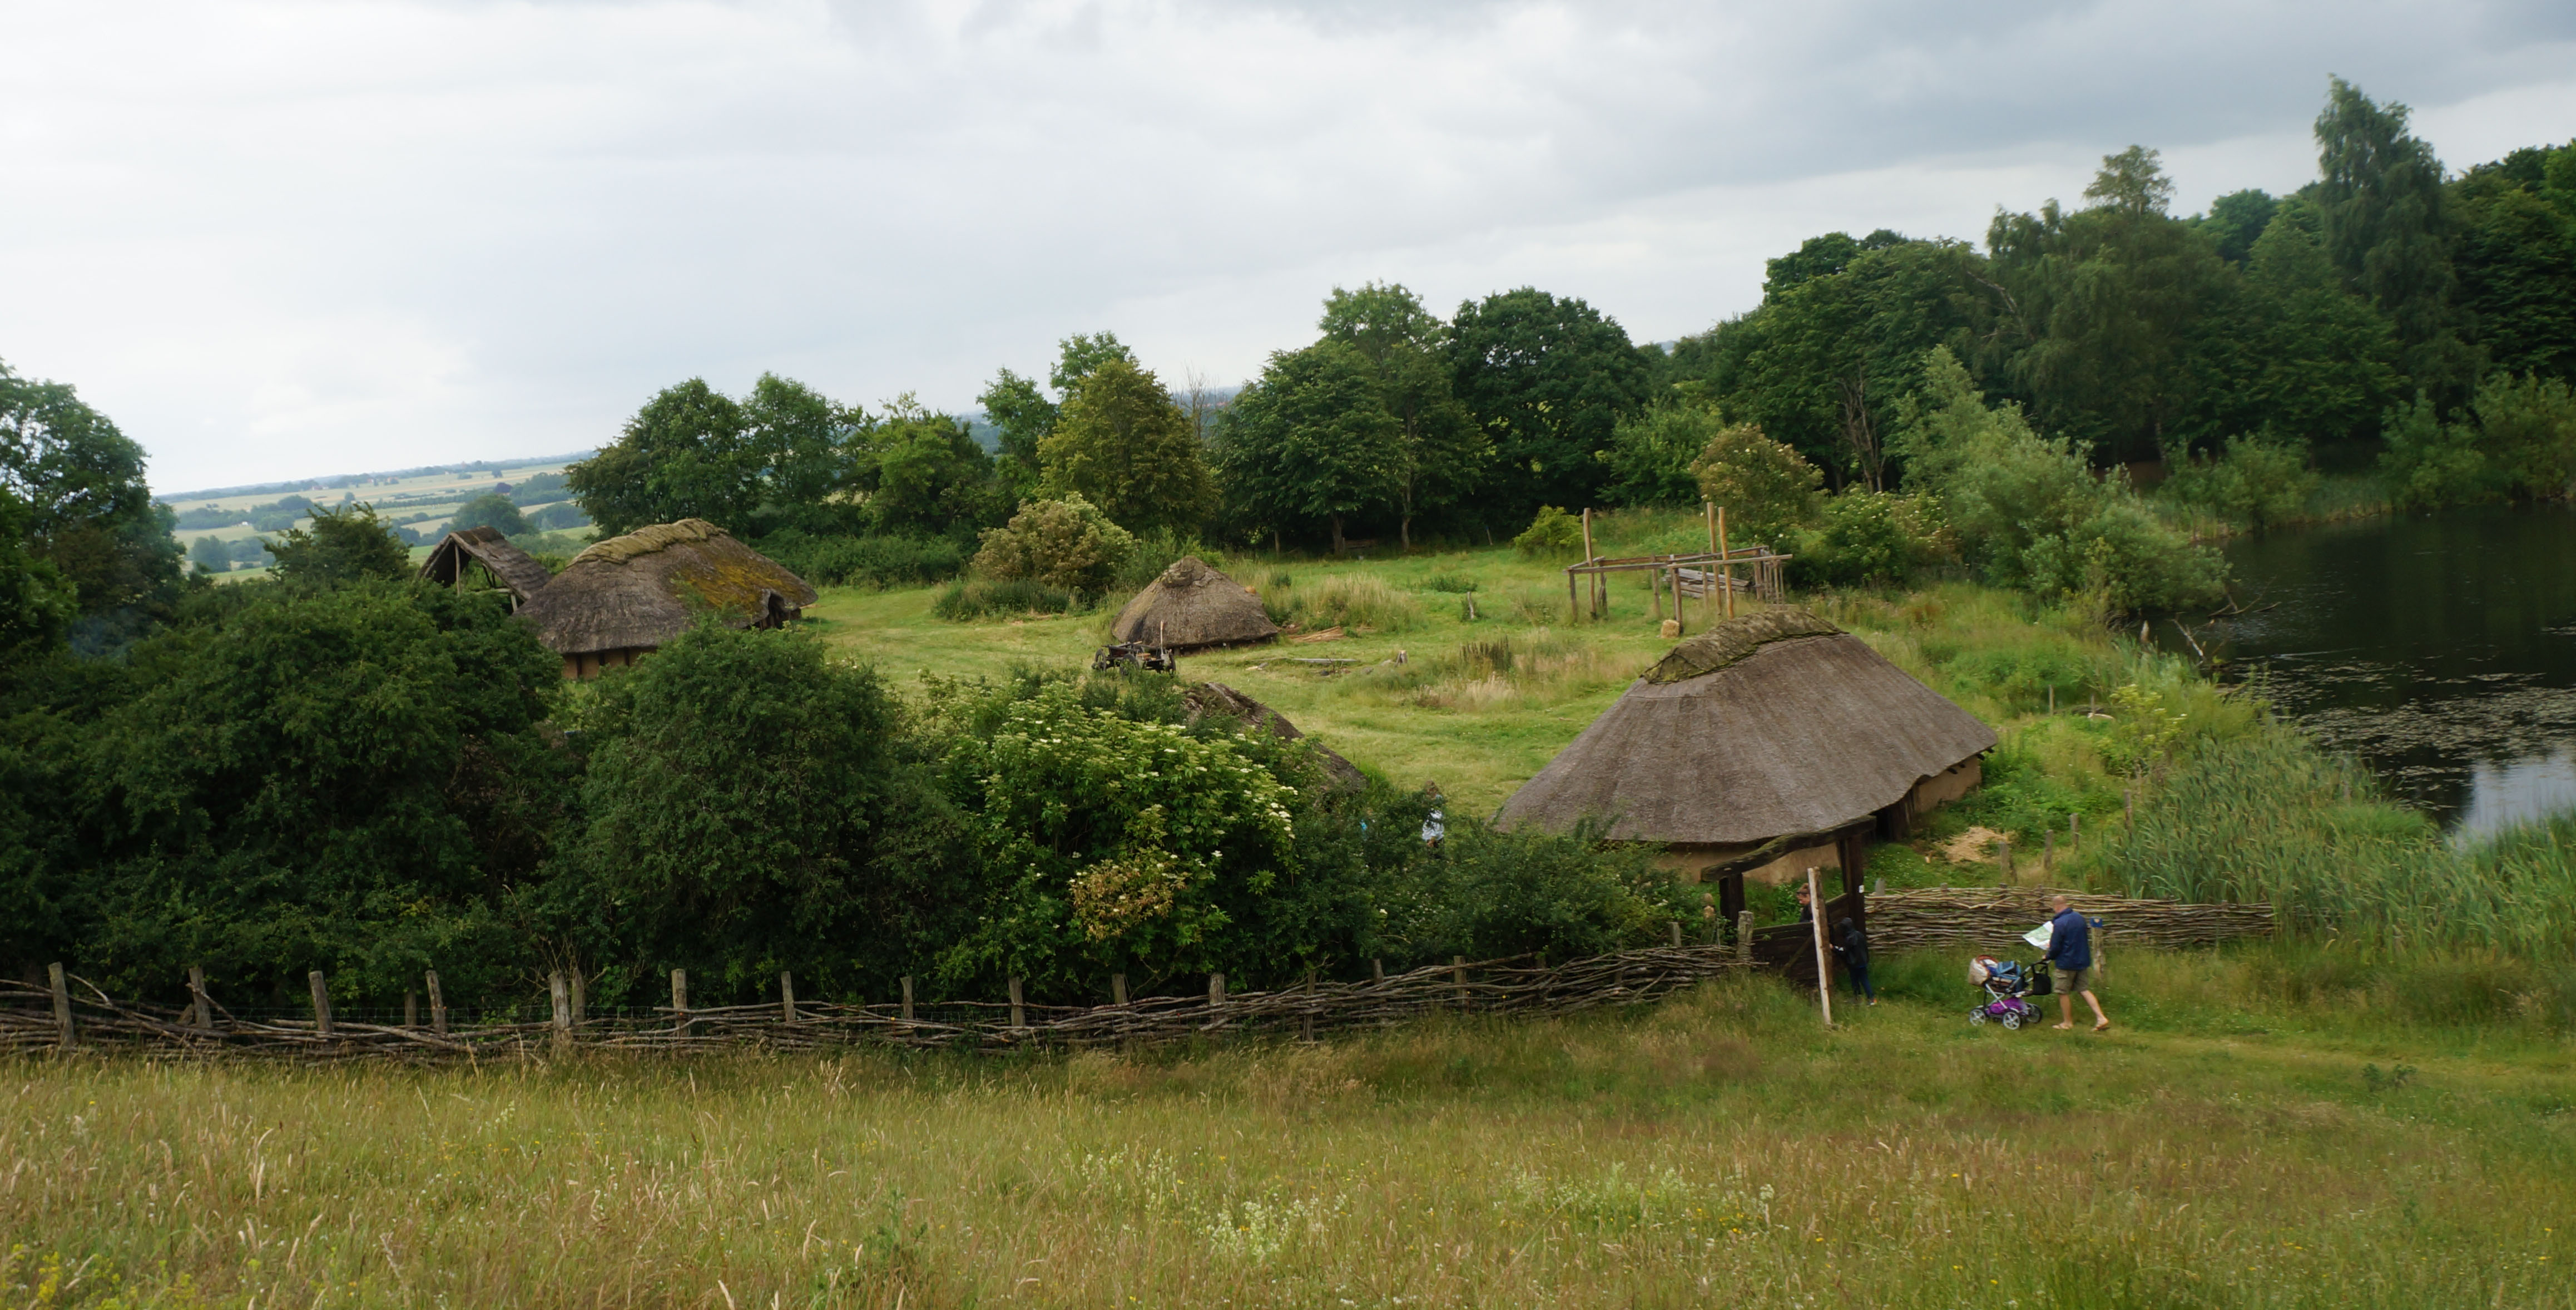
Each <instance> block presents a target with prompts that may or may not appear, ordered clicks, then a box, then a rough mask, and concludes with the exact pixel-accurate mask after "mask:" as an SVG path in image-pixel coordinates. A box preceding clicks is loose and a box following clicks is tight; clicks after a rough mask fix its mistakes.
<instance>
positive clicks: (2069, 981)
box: [2049, 968, 2093, 996]
mask: <svg viewBox="0 0 2576 1310" xmlns="http://www.w3.org/2000/svg"><path fill="white" fill-rule="evenodd" d="M2049 990H2050V991H2053V992H2055V993H2057V994H2058V995H2060V996H2073V995H2074V994H2076V993H2077V992H2089V991H2091V990H2093V971H2092V970H2091V969H2089V968H2087V969H2057V970H2054V971H2052V976H2051V986H2050V987H2049Z"/></svg>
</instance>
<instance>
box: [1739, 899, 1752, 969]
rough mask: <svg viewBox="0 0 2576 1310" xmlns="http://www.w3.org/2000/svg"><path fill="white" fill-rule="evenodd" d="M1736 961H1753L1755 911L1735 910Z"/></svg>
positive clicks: (1740, 962) (1741, 962)
mask: <svg viewBox="0 0 2576 1310" xmlns="http://www.w3.org/2000/svg"><path fill="white" fill-rule="evenodd" d="M1735 962H1736V963H1737V964H1751V963H1753V911H1751V910H1737V911H1736V912H1735Z"/></svg>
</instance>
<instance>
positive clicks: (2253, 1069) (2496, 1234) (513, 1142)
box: [0, 955, 2576, 1310]
mask: <svg viewBox="0 0 2576 1310" xmlns="http://www.w3.org/2000/svg"><path fill="white" fill-rule="evenodd" d="M1956 964H1957V962H1956V961H1955V960H1948V959H1944V960H1938V961H1932V962H1927V963H1924V964H1922V965H1921V966H1920V967H1917V966H1916V965H1915V964H1914V963H1913V962H1911V961H1908V960H1902V959H1900V960H1891V961H1889V962H1888V963H1887V965H1886V966H1885V968H1884V972H1885V976H1886V978H1887V981H1888V983H1889V984H1890V985H1889V991H1890V992H1891V993H1895V994H1896V995H1895V999H1892V1000H1890V1001H1889V1003H1887V1004H1885V1005H1882V1006H1880V1007H1878V1008H1877V1009H1875V1010H1865V1011H1861V1012H1858V1013H1850V1014H1845V1015H1844V1016H1843V1027H1842V1029H1841V1030H1840V1031H1838V1032H1834V1033H1830V1034H1828V1033H1825V1032H1823V1031H1821V1030H1820V1029H1819V1027H1818V1025H1817V1023H1816V1021H1815V1011H1814V1006H1813V1002H1812V1000H1811V999H1810V998H1808V997H1806V996H1803V995H1801V994H1799V993H1797V992H1795V991H1792V990H1791V989H1789V988H1787V987H1784V986H1780V985H1777V984H1774V983H1771V982H1769V981H1767V980H1753V981H1747V982H1744V983H1739V984H1736V985H1731V986H1714V987H1709V988H1705V989H1703V990H1701V991H1698V992H1695V993H1693V994H1691V995H1688V996H1686V997H1683V998H1680V999H1677V1000H1674V1001H1671V1002H1667V1003H1665V1004H1663V1005H1660V1006H1656V1007H1652V1008H1649V1009H1646V1010H1643V1011H1639V1012H1636V1013H1632V1014H1624V1015H1620V1014H1604V1015H1593V1016H1584V1017H1577V1018H1573V1019H1567V1020H1549V1021H1521V1022H1498V1021H1486V1020H1461V1021H1455V1022H1449V1023H1430V1024H1422V1025H1416V1026H1413V1027H1409V1028H1405V1029H1401V1030H1396V1031H1393V1032H1390V1033H1386V1034H1384V1035H1380V1036H1374V1037H1361V1038H1352V1039H1348V1040H1341V1041H1333V1042H1327V1043H1322V1044H1316V1045H1296V1044H1287V1045H1252V1044H1233V1045H1226V1046H1210V1047H1206V1048H1202V1049H1199V1050H1194V1051H1184V1052H1172V1053H1163V1054H1157V1055H1119V1054H1115V1053H1106V1052H1093V1053H1088V1054H1082V1055H1074V1056H1066V1057H1055V1058H1038V1059H1007V1060H990V1061H976V1060H971V1059H966V1058H953V1059H952V1058H945V1057H912V1058H903V1057H895V1056H887V1055H875V1054H851V1055H841V1056H829V1057H817V1056H811V1055H806V1056H787V1055H778V1056H769V1057H761V1056H742V1057H716V1058H696V1059H687V1060H672V1061H659V1060H641V1059H612V1058H601V1059H576V1060H569V1061H564V1062H559V1063H547V1062H534V1063H529V1064H511V1065H504V1066H494V1067H485V1068H480V1069H471V1068H448V1069H401V1068H365V1067H359V1068H336V1069H335V1068H296V1067H277V1066H257V1065H227V1064H203V1065H182V1066H155V1065H148V1064H143V1063H140V1062H128V1061H113V1062H92V1061H87V1060H79V1059H74V1060H43V1059H39V1060H19V1061H14V1062H10V1063H8V1064H7V1065H6V1069H5V1072H6V1078H5V1081H0V1231H5V1232H6V1234H7V1238H6V1240H5V1242H0V1303H6V1304H11V1305H43V1306H53V1307H67V1306H86V1307H106V1306H109V1305H117V1306H139V1305H171V1306H201V1305H203V1306H211V1305H221V1306H232V1307H240V1306H245V1305H250V1304H256V1305H257V1306H262V1307H265V1306H272V1305H275V1306H284V1305H296V1306H303V1305H311V1304H316V1303H320V1304H336V1305H358V1306H367V1305H450V1306H457V1307H465V1306H497V1305H510V1306H524V1307H559V1306H560V1307H571V1306H584V1307H594V1306H611V1305H615V1306H624V1305H649V1306H682V1305H686V1306H702V1307H724V1306H733V1307H755V1306H757V1307H769V1306H781V1307H783V1306H800V1307H815V1306H834V1307H838V1306H865V1307H892V1306H896V1305H898V1304H900V1305H902V1306H904V1307H906V1308H907V1310H941V1308H943V1307H951V1306H965V1305H994V1304H999V1303H1003V1302H1010V1303H1014V1304H1028V1305H1039V1306H1086V1307H1093V1306H1106V1307H1119V1306H1129V1305H1138V1306H1219V1305H1232V1306H1236V1307H1265V1306H1299V1307H1305V1306H1322V1307H1339V1306H1340V1305H1342V1304H1343V1303H1344V1302H1348V1303H1349V1304H1351V1305H1352V1306H1366V1307H1395V1306H1403V1307H1409V1308H1417V1307H1429V1308H1431V1310H1444V1308H1446V1307H1466V1306H1495V1305H1516V1306H1517V1305H1545V1306H1551V1307H1567V1308H1569V1310H1588V1308H1590V1307H1611V1306H1618V1307H1630V1306H1652V1307H1662V1306H1671V1307H1681V1306H1698V1305H1708V1304H1727V1305H1741V1306H1754V1307H1775V1306H1776V1307H1790V1306H1815V1305H1869V1306H1886V1307H1897V1308H1899V1310H1904V1308H1910V1307H1940V1308H1941V1310H1950V1308H1953V1307H1958V1306H1980V1307H1994V1308H1995V1310H2004V1308H2005V1307H2009V1306H2012V1305H2015V1304H2019V1305H2022V1306H2042V1305H2073V1306H2102V1307H2127V1306H2158V1307H2164V1306H2179V1307H2216V1306H2229V1307H2235V1306H2256V1307H2321V1308H2323V1307H2331V1308H2332V1310H2365V1308H2369V1307H2408V1308H2409V1310H2411V1308H2412V1307H2420V1306H2436V1305H2439V1306H2453V1305H2477V1306H2485V1305H2490V1304H2504V1305H2516V1306H2539V1305H2563V1304H2565V1303H2566V1298H2567V1295H2568V1292H2569V1289H2570V1282H2569V1278H2568V1276H2567V1274H2566V1272H2565V1269H2564V1266H2565V1265H2566V1264H2567V1263H2569V1262H2570V1261H2576V1232H2571V1231H2570V1229H2571V1228H2576V1225H2569V1224H2568V1223H2566V1222H2565V1220H2564V1218H2563V1216H2565V1215H2567V1214H2570V1213H2576V1139H2571V1138H2570V1137H2569V1135H2568V1134H2567V1133H2566V1132H2565V1131H2564V1129H2563V1125H2562V1124H2561V1123H2560V1122H2559V1120H2560V1119H2561V1118H2562V1117H2563V1116H2564V1115H2565V1114H2567V1113H2568V1112H2569V1111H2570V1110H2571V1108H2576V1106H2571V1093H2570V1089H2569V1087H2568V1084H2567V1080H2566V1078H2565V1076H2564V1074H2563V1073H2560V1072H2555V1071H2553V1069H2552V1067H2551V1066H2552V1062H2553V1059H2554V1057H2553V1056H2552V1055H2551V1054H2550V1053H2549V1052H2548V1050H2547V1048H2545V1047H2543V1046H2541V1045H2539V1044H2537V1043H2529V1042H2525V1043H2523V1044H2521V1045H2517V1044H2516V1039H2514V1038H2512V1037H2510V1036H2506V1035H2499V1034H2491V1035H2490V1036H2489V1037H2488V1038H2487V1040H2486V1042H2485V1044H2484V1045H2481V1046H2479V1047H2477V1048H2476V1049H2475V1050H2474V1051H2462V1052H2459V1053H2452V1052H2451V1051H2449V1050H2446V1049H2445V1048H2442V1047H2440V1046H2438V1045H2435V1046H2427V1045H2426V1044H2425V1040H2424V1039H2421V1038H2409V1037H2408V1036H2406V1035H2405V1033H2404V1031H2403V1030H2401V1029H2393V1028H2382V1029H2377V1030H2373V1035H2372V1036H2371V1037H2370V1038H2369V1041H2370V1045H2371V1047H2372V1048H2373V1050H2374V1052H2379V1051H2386V1052H2388V1053H2384V1054H2383V1053H2374V1054H2373V1055H2372V1057H2371V1060H2372V1061H2373V1062H2374V1063H2377V1062H2386V1063H2387V1064H2388V1066H2389V1071H2381V1070H2378V1069H2375V1068H2374V1069H2373V1070H2371V1071H2370V1072H2381V1077H2380V1078H2379V1079H2377V1080H2376V1081H2374V1080H2372V1079H2371V1078H2370V1077H2369V1075H2368V1072H2365V1069H2364V1067H2363V1066H2364V1063H2365V1062H2364V1059H2363V1057H2362V1056H2360V1055H2358V1054H2353V1053H2351V1048H2350V1045H2349V1044H2348V1042H2347V1041H2346V1040H2345V1039H2343V1038H2341V1037H2335V1038H2333V1039H2331V1040H2314V1039H2311V1038H2309V1037H2307V1036H2306V1035H2304V1034H2303V1032H2302V1030H2301V1029H2300V1028H2299V1027H2298V1026H2297V1024H2296V1022H2295V1020H2293V1022H2290V1023H2288V1024H2284V1023H2283V1021H2282V1020H2281V1019H2280V1018H2278V1017H2277V1016H2278V1015H2279V1014H2280V1013H2281V1011H2280V1010H2279V1006H2278V1002H2277V1001H2269V1002H2267V1003H2266V1004H2267V1005H2268V1006H2269V1007H2270V1008H2267V1009H2261V1010H2253V1011H2245V1010H2240V1009H2239V1008H2237V1005H2238V1001H2237V995H2236V993H2237V992H2238V990H2240V988H2241V985H2242V983H2243V982H2244V981H2245V978H2244V975H2245V973H2246V969H2247V966H2244V965H2241V964H2235V963H2231V962H2229V961H2226V960H2219V961H2216V962H2215V963H2214V964H2213V962H2212V961H2211V960H2210V957H2205V956H2195V957H2191V958H2190V959H2188V960H2184V959H2176V960H2173V961H2170V962H2168V961H2162V960H2155V959H2149V958H2147V957H2142V956H2135V955H2132V956H2128V957H2121V958H2115V959H2114V960H2113V961H2112V962H2111V969H2112V973H2111V975H2110V978H2109V979H2108V980H2107V985H2106V987H2105V996H2104V999H2105V1001H2106V1003H2107V1004H2110V1005H2112V1006H2113V1007H2114V1010H2113V1012H2114V1013H2115V1014H2116V1015H2118V1016H2120V1018H2121V1019H2122V1020H2123V1021H2124V1024H2125V1025H2126V1026H2125V1027H2124V1029H2123V1030H2122V1031H2121V1032H2119V1033H2116V1034H2114V1035H2113V1036H2112V1037H2110V1038H2096V1037H2092V1036H2090V1035H2086V1034H2054V1033H2047V1032H2023V1033H2014V1034H2007V1033H1999V1032H1995V1031H1992V1030H1987V1031H1982V1032H1975V1031H1971V1030H1970V1029H1969V1028H1968V1026H1967V1025H1966V1024H1965V1023H1964V1022H1962V1021H1961V1015H1960V1011H1961V1009H1962V1008H1963V1007H1964V998H1963V997H1962V996H1961V995H1960V992H1961V990H1962V988H1961V985H1960V983H1959V981H1958V974H1957V968H1956ZM1909 996H1911V997H1913V998H1914V999H1908V997H1909ZM2250 1027H2264V1028H2270V1029H2271V1030H2272V1033H2273V1035H2272V1036H2270V1037H2268V1038H2267V1039H2265V1040H2263V1041H2259V1042H2249V1041H2246V1040H2244V1039H2243V1038H2242V1037H2241V1036H2238V1035H2236V1034H2241V1033H2242V1032H2244V1031H2245V1030H2246V1029H2248V1028H2250ZM2213 1028H2214V1029H2219V1030H2222V1031H2223V1032H2224V1033H2226V1034H2228V1035H2229V1037H2228V1038H2227V1039H2226V1040H2220V1039H2212V1038H2204V1037H2200V1036H2196V1035H2194V1034H2196V1033H2197V1032H2199V1031H2201V1030H2204V1029H2213ZM2399 1059H2402V1060H2403V1061H2404V1063H2405V1065H2406V1066H2407V1067H2408V1068H2409V1075H2408V1076H2407V1077H2405V1078H2403V1079H2397V1078H2395V1077H2394V1074H2393V1069H2394V1068H2395V1067H2396V1065H2397V1062H2398V1060H2399Z"/></svg>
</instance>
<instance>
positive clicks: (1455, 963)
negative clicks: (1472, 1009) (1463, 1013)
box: [1449, 955, 1467, 1010]
mask: <svg viewBox="0 0 2576 1310" xmlns="http://www.w3.org/2000/svg"><path fill="white" fill-rule="evenodd" d="M1449 990H1450V991H1451V993H1452V994H1454V995H1455V996H1457V998H1458V1008H1459V1009H1461V1010H1463V1009H1466V1008H1467V957H1466V956H1463V955H1453V956H1450V957H1449Z"/></svg>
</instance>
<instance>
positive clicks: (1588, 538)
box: [1583, 505, 1601, 619]
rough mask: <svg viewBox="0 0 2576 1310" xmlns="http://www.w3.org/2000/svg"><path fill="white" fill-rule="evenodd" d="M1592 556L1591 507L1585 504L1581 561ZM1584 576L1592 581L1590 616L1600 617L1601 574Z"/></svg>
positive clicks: (1586, 560)
mask: <svg viewBox="0 0 2576 1310" xmlns="http://www.w3.org/2000/svg"><path fill="white" fill-rule="evenodd" d="M1592 558H1593V557H1592V507H1591V506H1589V505H1586V506H1584V507H1583V562H1584V563H1586V564H1590V563H1591V562H1592ZM1585 576H1586V577H1588V578H1590V579H1591V581H1592V587H1591V591H1592V617H1594V618H1596V619H1597V618H1600V617H1601V575H1600V574H1598V573H1591V574H1586V575H1585Z"/></svg>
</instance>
